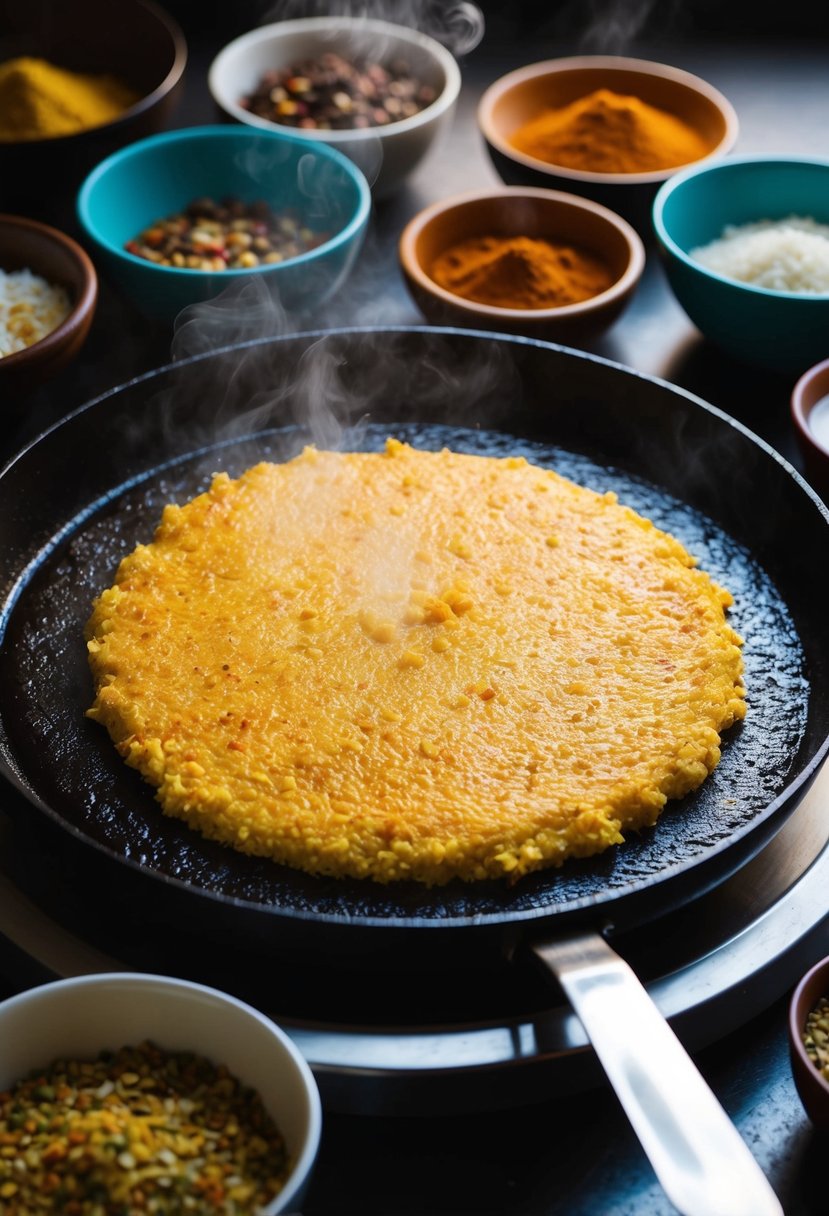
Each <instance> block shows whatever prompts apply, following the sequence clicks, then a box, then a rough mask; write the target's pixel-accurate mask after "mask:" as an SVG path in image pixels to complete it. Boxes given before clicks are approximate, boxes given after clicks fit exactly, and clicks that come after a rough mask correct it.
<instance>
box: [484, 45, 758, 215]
mask: <svg viewBox="0 0 829 1216" xmlns="http://www.w3.org/2000/svg"><path fill="white" fill-rule="evenodd" d="M599 88H607V89H611V90H613V92H615V93H621V94H630V95H632V96H634V97H638V98H639V99H640V101H645V102H648V103H649V104H650V105H653V106H657V107H658V108H659V109H662V110H666V111H668V112H669V113H671V114H674V115H675V116H676V117H677V118H681V119H683V120H684V121H685V122H686V123H688V124H689V125H690V126H691V127H693V128H694V130H696V131H698V132H699V134H700V135H701V136H702V138H703V140H704V142H705V145H706V148H707V152H706V156H705V159H707V158H708V156H715V155H722V154H723V153H725V152H728V151H729V150H730V149H731V148H732V147H733V146H734V142H735V140H736V138H737V131H738V121H737V115H736V113H735V111H734V109H733V107H732V105H731V103H730V102H729V101H728V100H727V99H726V98H725V97H724V96H723V95H722V93H720V92H719V91H718V90H717V89H715V88H714V87H713V85H710V84H708V83H707V82H706V81H705V80H701V79H700V78H699V77H698V76H693V75H692V74H691V73H690V72H685V71H682V70H681V69H680V68H675V67H672V66H670V65H669V64H665V63H653V62H651V61H649V60H645V59H628V58H625V57H623V56H618V55H582V56H574V57H572V58H566V59H550V60H547V61H545V62H543V63H531V64H529V65H527V66H525V67H522V68H518V69H517V70H516V71H514V72H509V73H508V74H507V75H506V76H502V77H500V78H499V79H498V80H496V81H495V82H494V83H493V84H491V85H490V86H489V88H488V89H487V90H486V92H485V93H484V95H483V97H482V98H481V101H480V103H479V105H478V125H479V127H480V129H481V132H482V134H483V136H484V139H485V141H486V146H487V150H488V151H489V155H490V157H491V159H492V163H493V165H494V166H495V169H496V170H497V172H498V174H499V175H500V177H501V178H502V179H503V181H505V182H506V183H507V184H508V185H514V186H544V187H550V188H552V189H556V190H567V191H569V192H570V193H573V194H580V195H582V196H584V197H585V198H589V199H593V200H594V201H595V202H597V203H601V204H603V205H604V206H605V207H609V208H611V210H613V211H616V212H618V213H619V215H622V216H624V218H626V219H628V220H629V221H630V222H631V223H632V224H633V225H634V226H635V227H636V228H637V229H638V231H639V232H640V233H641V234H642V235H644V236H648V237H649V236H650V232H651V221H650V207H651V204H652V202H653V198H654V195H655V194H656V191H657V189H658V187H659V186H660V184H661V183H662V182H663V181H665V180H666V179H667V178H668V177H670V176H671V174H672V173H674V172H675V168H671V169H660V170H657V171H654V172H649V173H594V172H589V171H587V170H578V169H569V168H565V167H564V166H559V165H552V164H549V163H548V162H547V161H543V160H539V159H537V158H536V157H534V156H528V155H527V154H526V153H524V152H519V151H518V149H517V148H515V147H513V145H512V143H511V142H510V140H511V137H512V136H513V134H514V133H515V131H517V130H518V128H519V127H521V126H523V124H524V123H526V122H529V121H530V120H531V119H533V118H535V117H536V116H537V115H538V114H540V113H541V112H543V111H544V110H546V109H549V108H553V109H556V108H560V107H562V106H566V105H569V103H570V102H572V101H576V100H577V99H578V98H579V97H585V96H587V94H589V93H592V92H593V91H594V90H595V89H599ZM676 168H679V166H676Z"/></svg>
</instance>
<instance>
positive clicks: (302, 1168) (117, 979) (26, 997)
mask: <svg viewBox="0 0 829 1216" xmlns="http://www.w3.org/2000/svg"><path fill="white" fill-rule="evenodd" d="M114 984H115V985H118V986H119V987H123V986H124V985H127V986H130V985H131V986H133V987H134V988H141V989H147V990H149V991H155V992H158V991H160V990H165V989H166V990H168V991H171V992H172V991H180V992H186V993H189V994H191V995H193V996H208V997H210V999H211V1000H213V1001H214V1002H216V1003H218V1004H220V1005H226V1006H229V1007H232V1008H233V1009H235V1010H237V1011H239V1012H241V1013H244V1014H245V1015H247V1016H248V1017H249V1018H253V1019H255V1020H256V1021H257V1022H259V1023H260V1024H261V1025H262V1026H263V1027H264V1028H265V1029H266V1030H267V1031H268V1032H269V1033H270V1034H271V1036H272V1037H273V1038H274V1039H275V1040H276V1041H277V1042H278V1043H279V1044H280V1047H281V1048H282V1050H283V1051H284V1053H285V1054H286V1055H287V1056H288V1057H289V1058H290V1060H291V1062H292V1064H293V1066H294V1068H295V1069H296V1071H297V1073H298V1075H299V1077H300V1078H301V1081H302V1089H303V1092H304V1093H305V1096H306V1098H307V1102H308V1127H307V1131H306V1134H305V1139H304V1143H303V1145H302V1149H301V1151H300V1153H299V1154H298V1156H297V1158H296V1160H295V1161H294V1163H293V1166H292V1169H291V1173H290V1174H289V1176H288V1179H287V1181H286V1184H285V1186H284V1187H283V1188H282V1190H281V1191H280V1192H279V1194H278V1195H275V1196H274V1198H273V1199H272V1200H271V1201H270V1203H268V1204H266V1205H265V1206H264V1207H263V1208H262V1216H276V1213H279V1212H283V1211H285V1210H286V1209H287V1206H288V1204H289V1203H290V1201H291V1200H292V1199H293V1198H294V1196H295V1195H296V1194H297V1192H298V1191H299V1190H300V1188H301V1187H302V1186H303V1185H304V1184H305V1182H306V1180H307V1178H308V1175H309V1174H310V1171H311V1169H312V1167H313V1165H314V1161H315V1159H316V1156H317V1153H318V1151H319V1144H320V1139H321V1136H322V1100H321V1098H320V1093H319V1087H318V1085H317V1082H316V1079H315V1077H314V1074H313V1072H312V1071H311V1067H310V1065H309V1064H308V1062H307V1060H306V1059H305V1057H304V1056H303V1054H302V1052H301V1051H300V1049H299V1048H298V1047H297V1045H296V1044H295V1043H294V1041H293V1040H292V1039H291V1037H290V1036H289V1035H288V1034H287V1032H286V1031H285V1030H283V1029H282V1027H281V1026H280V1025H278V1023H276V1022H275V1021H274V1020H273V1019H272V1018H270V1017H268V1016H267V1014H265V1013H262V1012H261V1010H259V1009H257V1008H255V1006H253V1005H250V1004H248V1003H247V1002H246V1001H243V1000H241V999H240V998H239V997H236V996H233V994H232V993H230V992H225V991H223V990H222V989H220V988H215V987H213V986H212V985H209V984H201V983H198V982H196V981H194V980H186V979H181V978H179V977H178V976H174V975H162V974H160V973H156V972H146V971H98V972H91V973H87V974H82V975H74V976H69V977H68V978H64V979H58V980H51V981H48V982H46V983H43V984H37V985H35V986H34V987H32V988H26V989H24V990H23V991H22V992H18V993H15V994H14V995H13V996H10V997H7V998H5V1000H2V1001H0V1023H1V1022H2V1017H3V1015H4V1013H5V1012H6V1010H9V1009H14V1008H19V1007H21V1006H25V1005H27V1004H31V1003H32V1002H38V1001H48V1000H50V999H51V998H52V995H53V994H57V997H58V999H60V994H61V992H66V991H69V990H70V989H74V990H77V989H81V988H93V989H94V988H98V989H104V990H105V989H106V988H107V987H108V986H111V985H114Z"/></svg>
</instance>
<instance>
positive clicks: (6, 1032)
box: [0, 972, 322, 1216]
mask: <svg viewBox="0 0 829 1216" xmlns="http://www.w3.org/2000/svg"><path fill="white" fill-rule="evenodd" d="M146 1039H149V1040H151V1041H152V1042H154V1043H156V1044H157V1045H158V1046H159V1047H161V1048H164V1049H166V1050H168V1051H192V1052H195V1053H196V1054H197V1055H202V1056H205V1057H206V1058H208V1059H210V1060H212V1061H213V1062H214V1063H216V1064H220V1063H221V1064H226V1065H227V1067H228V1069H229V1070H230V1072H231V1073H233V1074H234V1075H235V1076H236V1077H238V1079H239V1080H240V1081H242V1082H243V1083H245V1084H246V1085H249V1086H251V1087H253V1088H254V1089H256V1090H257V1091H258V1092H259V1094H260V1096H261V1098H262V1100H263V1102H264V1104H265V1107H266V1109H267V1111H268V1113H269V1114H270V1115H271V1117H272V1118H273V1119H274V1121H275V1122H276V1124H277V1126H278V1127H279V1129H280V1131H281V1132H282V1134H283V1136H284V1138H285V1142H286V1145H287V1148H288V1152H289V1153H290V1155H291V1158H292V1160H293V1162H294V1166H293V1170H292V1172H291V1174H290V1177H289V1178H288V1181H287V1183H286V1184H285V1186H284V1188H283V1190H282V1191H281V1193H280V1194H279V1195H278V1196H277V1197H276V1198H275V1199H274V1200H273V1202H272V1203H269V1204H268V1205H267V1206H266V1207H265V1208H263V1209H262V1216H277V1213H279V1212H288V1211H296V1210H297V1208H298V1206H299V1204H300V1202H301V1200H302V1196H303V1194H304V1192H305V1189H306V1187H307V1185H308V1182H309V1180H310V1175H311V1170H312V1168H313V1165H314V1161H315V1158H316V1154H317V1149H318V1146H319V1138H320V1129H321V1121H322V1116H321V1106H320V1098H319V1091H318V1090H317V1086H316V1082H315V1081H314V1077H313V1074H312V1073H311V1070H310V1068H309V1067H308V1065H307V1064H306V1062H305V1060H304V1059H303V1057H302V1055H301V1054H300V1052H299V1050H298V1048H296V1047H295V1046H294V1044H293V1043H292V1042H291V1040H290V1039H289V1038H288V1036H287V1035H286V1034H285V1033H284V1031H282V1030H280V1029H279V1027H278V1026H276V1025H275V1024H274V1023H273V1022H272V1021H270V1019H269V1018H267V1017H265V1016H264V1015H263V1014H261V1013H259V1012H258V1011H257V1010H255V1009H253V1008H252V1007H251V1006H250V1005H246V1004H244V1002H242V1001H239V1000H237V999H236V998H235V997H232V996H229V995H227V993H224V992H219V991H217V990H216V989H215V988H208V987H205V986H204V985H201V984H194V983H190V982H188V981H186V980H178V979H173V978H171V977H168V976H161V975H145V974H143V973H140V972H135V973H132V972H124V973H120V972H105V973H102V974H98V975H84V976H79V977H77V978H74V979H68V980H57V981H56V982H55V983H51V984H43V985H41V986H40V987H38V988H31V989H29V990H28V991H26V992H22V993H20V994H19V995H18V996H13V997H10V998H9V999H8V1000H6V1001H3V1002H2V1003H0V1089H3V1088H6V1087H8V1086H10V1085H12V1084H14V1083H15V1082H16V1081H18V1080H20V1079H21V1078H22V1077H24V1076H25V1075H27V1074H28V1073H30V1072H32V1071H35V1070H36V1069H39V1068H44V1067H46V1066H47V1065H49V1064H50V1063H52V1061H53V1060H55V1059H58V1058H67V1057H68V1058H76V1059H82V1058H86V1059H94V1058H95V1057H96V1056H97V1055H98V1052H100V1051H102V1050H111V1051H117V1050H118V1049H119V1048H121V1047H124V1046H127V1045H137V1044H139V1043H141V1042H142V1041H143V1040H146Z"/></svg>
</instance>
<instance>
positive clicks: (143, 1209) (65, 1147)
mask: <svg viewBox="0 0 829 1216" xmlns="http://www.w3.org/2000/svg"><path fill="white" fill-rule="evenodd" d="M289 1168H290V1163H289V1160H288V1157H287V1154H286V1150H285V1145H284V1142H283V1139H282V1136H281V1135H280V1132H279V1130H278V1128H277V1127H276V1126H275V1125H274V1123H273V1121H272V1120H271V1118H270V1116H269V1115H268V1114H267V1112H266V1111H265V1108H264V1106H263V1104H262V1100H261V1098H260V1097H259V1095H258V1093H256V1091H255V1090H252V1089H250V1088H248V1087H246V1086H244V1085H242V1083H241V1082H240V1081H238V1080H237V1079H236V1078H235V1077H234V1076H232V1075H231V1074H230V1073H229V1071H228V1069H227V1068H226V1067H225V1066H224V1065H221V1064H219V1065H214V1064H212V1063H211V1062H210V1061H208V1060H207V1059H205V1058H204V1057H202V1056H199V1055H195V1054H192V1053H189V1052H166V1051H164V1050H162V1049H161V1048H159V1047H158V1046H156V1045H154V1044H152V1043H150V1042H144V1043H141V1044H139V1045H138V1046H135V1047H131V1046H128V1047H123V1048H121V1049H120V1050H119V1051H116V1052H114V1053H112V1052H102V1053H101V1054H100V1055H99V1056H98V1058H97V1059H96V1060H91V1061H82V1060H57V1061H55V1062H54V1063H52V1064H51V1065H50V1066H49V1067H48V1068H46V1069H44V1070H43V1071H42V1072H39V1073H37V1074H35V1075H31V1076H29V1077H27V1078H25V1079H24V1080H22V1081H20V1082H18V1083H17V1084H16V1085H14V1086H12V1087H11V1088H10V1089H8V1090H7V1091H5V1092H2V1093H0V1212H3V1213H4V1216H35V1214H36V1213H40V1212H49V1213H62V1214H64V1216H137V1214H139V1213H182V1212H194V1213H203V1214H207V1213H222V1216H242V1214H243V1213H244V1214H246V1216H250V1214H252V1213H255V1212H257V1211H259V1209H260V1208H261V1207H262V1205H264V1204H267V1203H269V1202H270V1201H271V1200H272V1199H273V1198H274V1196H275V1195H277V1194H278V1193H279V1191H280V1190H281V1189H282V1186H283V1184H284V1181H285V1178H286V1176H287V1174H288V1172H289Z"/></svg>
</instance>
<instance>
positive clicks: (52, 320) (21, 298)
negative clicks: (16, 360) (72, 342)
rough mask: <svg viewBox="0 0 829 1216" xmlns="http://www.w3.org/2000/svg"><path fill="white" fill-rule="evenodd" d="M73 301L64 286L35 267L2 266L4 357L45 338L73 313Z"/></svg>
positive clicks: (0, 340)
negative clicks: (35, 271) (6, 268)
mask: <svg viewBox="0 0 829 1216" xmlns="http://www.w3.org/2000/svg"><path fill="white" fill-rule="evenodd" d="M70 309H71V304H70V302H69V297H68V295H67V294H66V292H65V291H64V289H63V288H62V287H56V286H54V285H53V284H52V283H47V282H46V280H45V279H42V278H41V277H40V276H39V275H36V274H32V272H31V270H15V271H12V272H10V273H8V274H7V273H6V272H5V271H3V270H0V358H2V357H3V356H4V355H13V354H15V352H16V351H20V350H25V349H26V347H27V346H32V345H33V344H34V343H35V342H39V341H40V339H41V338H45V337H46V335H47V334H50V333H51V332H52V330H53V329H57V327H58V326H59V325H60V324H61V322H62V321H64V320H65V319H66V317H67V316H68V315H69V312H70Z"/></svg>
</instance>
